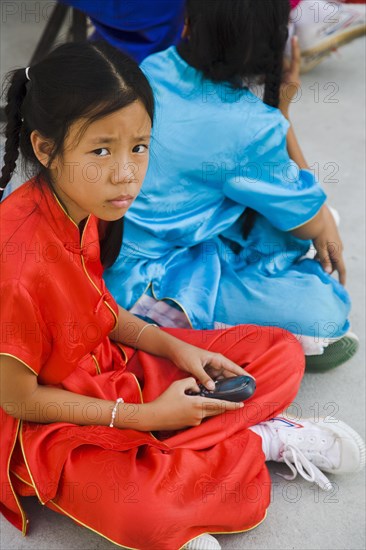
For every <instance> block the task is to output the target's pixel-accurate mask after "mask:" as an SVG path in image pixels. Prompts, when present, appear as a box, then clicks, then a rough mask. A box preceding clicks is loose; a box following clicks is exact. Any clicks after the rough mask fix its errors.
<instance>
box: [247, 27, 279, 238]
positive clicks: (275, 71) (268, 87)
mask: <svg viewBox="0 0 366 550" xmlns="http://www.w3.org/2000/svg"><path fill="white" fill-rule="evenodd" d="M283 43H284V40H283V38H282V39H281V40H280V44H276V45H274V48H273V51H274V52H276V53H277V55H276V54H274V59H273V61H272V64H271V66H272V70H271V72H268V73H267V74H266V75H265V80H264V94H263V102H264V103H266V104H267V105H269V106H270V107H276V108H278V106H279V103H280V89H281V83H282V70H283ZM256 218H257V212H256V211H255V210H253V209H252V208H246V209H245V212H244V213H243V216H242V219H243V225H242V235H243V237H244V238H245V239H247V238H248V236H249V234H250V232H251V231H252V229H253V227H254V223H255V220H256Z"/></svg>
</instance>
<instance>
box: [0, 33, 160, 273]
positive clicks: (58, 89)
mask: <svg viewBox="0 0 366 550" xmlns="http://www.w3.org/2000/svg"><path fill="white" fill-rule="evenodd" d="M5 94H6V99H7V104H6V107H5V114H6V119H7V124H6V128H5V137H6V143H5V154H4V166H3V168H2V171H1V177H0V187H1V188H2V190H1V197H2V194H3V190H4V189H5V187H6V185H7V184H8V182H9V181H10V179H11V176H12V174H13V172H14V170H15V167H16V163H17V159H18V156H19V151H20V153H21V155H22V160H23V162H24V164H25V166H26V167H27V168H28V169H29V167H31V169H32V174H33V175H37V176H41V177H42V178H43V179H44V180H45V181H46V182H47V183H48V184H49V185H52V181H51V177H50V174H49V170H48V167H44V166H43V165H42V163H40V162H39V161H38V159H37V157H36V156H35V154H34V151H33V147H32V144H31V140H30V136H31V133H32V132H33V130H37V131H38V132H39V133H40V134H41V135H42V136H43V137H45V138H49V139H50V141H51V142H52V144H53V149H52V152H51V155H50V159H49V162H48V166H50V164H51V162H52V160H53V159H54V158H55V157H56V156H57V155H58V154H62V152H63V145H64V141H65V138H66V136H67V133H68V130H69V128H70V126H71V125H72V124H73V122H75V121H76V120H77V119H79V118H82V117H83V118H86V119H87V124H89V123H91V122H93V121H95V120H97V119H100V118H102V117H104V116H106V115H108V114H110V113H113V112H115V111H117V110H119V109H122V108H123V107H126V106H127V105H130V104H131V103H133V102H134V101H136V100H140V101H141V102H142V104H143V105H144V107H145V109H146V111H147V113H148V115H149V117H150V119H151V123H153V118H154V98H153V93H152V90H151V87H150V84H149V82H148V80H147V79H146V77H145V75H144V74H143V72H142V71H141V70H140V68H139V67H138V65H137V64H136V62H135V61H133V60H132V59H130V58H129V57H128V56H127V55H125V54H123V53H122V52H121V51H119V50H117V49H116V48H114V47H113V46H111V45H109V44H108V43H107V42H104V41H98V42H92V43H88V42H81V43H75V42H74V43H68V44H63V45H62V46H59V47H57V48H56V49H55V50H54V51H53V52H51V53H50V54H49V55H47V56H46V57H45V58H44V59H43V60H41V61H40V62H38V63H36V64H35V65H33V66H31V67H30V68H29V69H28V70H27V71H26V70H25V69H17V70H15V71H12V72H10V73H9V74H8V83H7V86H6V89H5ZM75 184H77V182H76V183H75ZM122 235H123V218H121V219H120V220H116V221H113V222H109V223H108V224H107V229H106V231H105V232H104V235H103V237H102V238H101V260H102V263H103V265H104V267H109V266H110V265H112V264H113V262H114V261H115V260H116V258H117V256H118V253H119V250H120V247H121V244H122Z"/></svg>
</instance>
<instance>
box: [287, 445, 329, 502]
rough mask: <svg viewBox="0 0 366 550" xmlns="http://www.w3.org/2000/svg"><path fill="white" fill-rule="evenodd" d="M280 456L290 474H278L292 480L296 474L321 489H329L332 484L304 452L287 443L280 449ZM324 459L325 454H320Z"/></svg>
mask: <svg viewBox="0 0 366 550" xmlns="http://www.w3.org/2000/svg"><path fill="white" fill-rule="evenodd" d="M281 454H282V458H283V460H284V462H285V464H287V466H288V467H289V468H290V470H291V472H292V475H285V474H280V473H278V475H279V476H281V477H283V478H284V479H287V480H289V481H292V480H293V479H295V478H296V476H297V474H300V475H301V477H303V478H304V479H306V481H310V482H314V483H316V484H317V485H319V487H320V488H321V489H323V491H331V490H332V489H333V486H332V484H331V482H330V481H329V479H328V478H327V477H326V476H325V475H324V474H323V472H321V471H320V470H319V468H318V467H317V466H315V464H313V463H312V462H311V461H310V460H309V459H308V458H306V456H305V455H304V453H302V452H301V451H300V450H299V449H298V448H297V447H295V446H294V445H291V444H290V443H288V444H287V445H285V446H284V448H283V451H282V453H281ZM322 459H323V460H324V461H327V459H326V457H325V456H322Z"/></svg>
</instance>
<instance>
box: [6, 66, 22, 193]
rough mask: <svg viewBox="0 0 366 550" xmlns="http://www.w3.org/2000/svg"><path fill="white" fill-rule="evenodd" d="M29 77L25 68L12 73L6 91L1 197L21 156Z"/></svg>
mask: <svg viewBox="0 0 366 550" xmlns="http://www.w3.org/2000/svg"><path fill="white" fill-rule="evenodd" d="M27 83H28V79H27V77H26V74H25V70H24V69H17V70H16V71H13V72H12V73H10V78H9V84H8V87H7V92H6V100H7V103H6V107H5V115H6V128H5V139H6V142H5V153H4V166H3V167H2V170H1V176H0V193H1V195H0V199H1V198H2V196H3V192H4V190H5V188H6V186H7V184H8V183H9V181H10V179H11V177H12V175H13V172H14V170H15V167H16V164H17V159H18V156H19V143H20V134H21V130H22V124H23V117H22V104H23V101H24V98H25V96H26V94H27Z"/></svg>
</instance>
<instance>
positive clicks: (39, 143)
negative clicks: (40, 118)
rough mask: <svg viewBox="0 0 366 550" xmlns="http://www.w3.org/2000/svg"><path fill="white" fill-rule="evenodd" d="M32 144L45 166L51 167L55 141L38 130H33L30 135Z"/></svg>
mask: <svg viewBox="0 0 366 550" xmlns="http://www.w3.org/2000/svg"><path fill="white" fill-rule="evenodd" d="M30 140H31V144H32V147H33V151H34V154H35V155H36V157H37V159H38V160H39V162H40V163H41V164H43V166H44V167H45V168H51V167H50V166H48V163H49V161H50V158H51V154H52V149H53V143H52V141H51V140H49V139H46V138H44V137H43V136H42V135H41V134H40V133H39V132H37V130H33V132H32V133H31V135H30Z"/></svg>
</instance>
